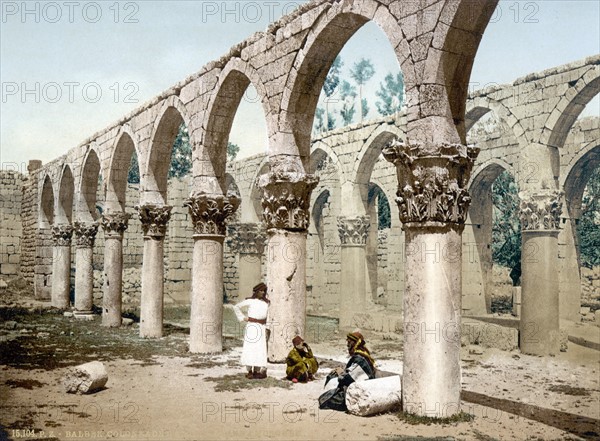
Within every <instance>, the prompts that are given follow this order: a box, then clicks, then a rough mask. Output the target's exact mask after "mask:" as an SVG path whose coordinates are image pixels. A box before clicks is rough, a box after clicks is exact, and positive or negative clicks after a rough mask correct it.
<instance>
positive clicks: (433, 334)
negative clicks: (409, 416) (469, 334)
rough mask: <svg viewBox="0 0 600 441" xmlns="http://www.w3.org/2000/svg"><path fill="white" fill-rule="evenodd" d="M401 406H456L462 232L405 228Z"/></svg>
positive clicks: (439, 409)
mask: <svg viewBox="0 0 600 441" xmlns="http://www.w3.org/2000/svg"><path fill="white" fill-rule="evenodd" d="M405 232H406V248H405V250H406V261H405V281H406V292H407V294H408V295H405V296H404V366H403V377H402V383H403V386H402V400H403V403H404V410H405V411H406V412H409V413H416V414H419V415H428V416H447V415H452V414H454V413H456V411H457V409H458V410H459V409H460V311H461V269H462V268H461V267H462V263H461V258H462V256H461V248H462V244H461V235H460V233H458V232H456V231H455V230H453V229H445V230H440V231H436V232H432V231H422V230H421V229H420V228H405Z"/></svg>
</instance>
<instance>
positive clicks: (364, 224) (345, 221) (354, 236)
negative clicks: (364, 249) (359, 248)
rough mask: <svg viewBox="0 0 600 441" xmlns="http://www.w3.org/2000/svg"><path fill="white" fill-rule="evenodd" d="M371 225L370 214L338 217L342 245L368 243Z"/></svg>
mask: <svg viewBox="0 0 600 441" xmlns="http://www.w3.org/2000/svg"><path fill="white" fill-rule="evenodd" d="M369 226H370V219H369V216H359V217H338V232H339V234H340V240H341V241H342V246H344V245H346V246H348V245H366V244H367V236H368V234H369Z"/></svg>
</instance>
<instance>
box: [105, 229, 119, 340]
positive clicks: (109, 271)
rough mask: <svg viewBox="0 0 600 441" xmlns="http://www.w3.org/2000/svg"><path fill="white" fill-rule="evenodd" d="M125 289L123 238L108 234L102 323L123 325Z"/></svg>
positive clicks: (109, 325) (114, 325)
mask: <svg viewBox="0 0 600 441" xmlns="http://www.w3.org/2000/svg"><path fill="white" fill-rule="evenodd" d="M122 289H123V239H122V238H120V237H115V236H107V237H106V239H105V241H104V296H103V299H102V325H104V326H108V327H113V328H114V327H119V326H121V300H122Z"/></svg>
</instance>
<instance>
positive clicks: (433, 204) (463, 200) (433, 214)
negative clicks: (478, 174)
mask: <svg viewBox="0 0 600 441" xmlns="http://www.w3.org/2000/svg"><path fill="white" fill-rule="evenodd" d="M382 153H383V156H384V157H385V159H386V160H387V161H389V162H391V163H393V164H394V165H395V166H396V171H397V174H398V191H397V193H396V195H397V198H396V203H397V204H398V208H399V209H400V221H401V222H402V223H403V224H404V225H405V226H406V225H407V224H408V225H409V226H410V224H421V225H423V224H425V225H424V226H445V225H451V226H452V225H454V226H459V228H462V225H464V223H465V220H466V218H467V211H468V209H469V204H470V202H471V197H470V196H469V193H468V191H467V188H466V187H467V183H468V181H469V178H470V176H471V171H472V169H473V164H474V162H475V159H476V158H477V155H478V154H479V149H478V148H475V147H468V146H465V145H462V144H431V143H415V142H412V143H408V142H403V141H398V140H393V141H392V142H391V143H389V144H388V145H387V147H386V148H385V149H384V150H383V152H382Z"/></svg>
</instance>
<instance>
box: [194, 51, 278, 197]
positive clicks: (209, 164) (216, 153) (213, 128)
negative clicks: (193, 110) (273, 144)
mask: <svg viewBox="0 0 600 441" xmlns="http://www.w3.org/2000/svg"><path fill="white" fill-rule="evenodd" d="M250 84H252V85H253V86H254V88H255V89H256V91H257V93H258V96H259V98H260V102H261V105H262V108H263V112H264V117H265V121H266V126H267V139H268V140H271V139H272V135H273V133H274V132H275V127H274V123H273V118H272V112H271V107H270V106H271V104H270V102H269V99H268V93H267V89H266V87H265V85H264V82H263V80H262V78H261V77H260V75H259V73H258V72H257V71H256V70H255V69H253V68H252V67H251V66H250V65H249V64H247V63H246V62H244V61H242V60H241V59H239V58H232V59H231V60H229V62H228V63H227V65H226V66H225V67H224V68H223V70H222V71H221V73H220V74H219V77H218V82H217V84H216V86H215V89H214V91H213V92H212V93H211V97H210V100H209V102H208V106H207V109H206V111H205V112H204V113H203V116H202V128H203V130H202V137H201V139H200V143H199V144H198V146H199V147H198V148H197V149H194V151H193V153H192V155H193V163H194V176H196V177H202V178H203V179H201V180H200V181H199V182H198V183H197V185H195V186H194V187H195V190H199V189H204V191H207V192H215V191H216V192H219V191H220V192H222V193H224V192H225V191H226V188H225V187H224V186H225V181H224V180H225V169H226V164H227V142H228V140H229V136H230V133H231V128H232V125H233V121H234V119H235V115H236V112H237V109H238V107H239V105H240V103H241V101H242V98H243V96H244V94H245V92H246V90H247V89H248V86H250ZM219 187H220V188H219Z"/></svg>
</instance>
